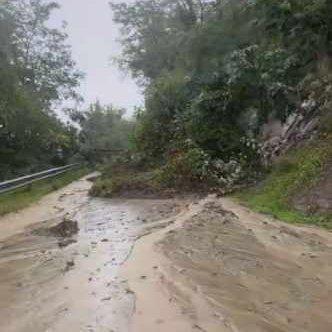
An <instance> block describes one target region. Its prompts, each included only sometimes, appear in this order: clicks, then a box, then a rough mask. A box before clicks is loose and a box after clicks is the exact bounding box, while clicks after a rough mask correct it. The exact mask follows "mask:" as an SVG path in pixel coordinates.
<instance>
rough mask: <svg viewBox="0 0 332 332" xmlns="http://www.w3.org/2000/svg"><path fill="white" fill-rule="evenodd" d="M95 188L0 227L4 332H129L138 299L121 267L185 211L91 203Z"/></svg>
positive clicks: (83, 186) (44, 204)
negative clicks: (144, 240)
mask: <svg viewBox="0 0 332 332" xmlns="http://www.w3.org/2000/svg"><path fill="white" fill-rule="evenodd" d="M90 186H91V183H89V181H87V180H86V179H82V180H81V181H77V182H75V183H73V184H72V185H70V186H68V187H67V188H65V189H64V190H61V191H59V192H56V193H54V194H51V195H49V196H47V197H45V198H44V199H43V200H42V201H41V202H39V203H38V204H37V205H35V206H32V207H30V208H28V209H26V210H24V211H22V212H20V213H17V214H13V215H9V216H6V217H5V218H3V219H2V220H1V221H0V226H2V232H1V242H0V331H6V332H12V331H13V332H14V331H15V332H21V331H22V332H39V331H72V332H74V331H89V332H90V331H101V332H104V331H105V332H106V331H107V332H109V331H127V330H128V322H129V320H130V317H131V316H132V314H133V311H134V304H135V298H134V295H133V293H132V292H131V291H130V290H129V289H128V285H127V282H126V280H125V279H123V278H121V276H120V273H119V272H120V267H121V265H122V263H123V262H124V261H125V260H126V259H127V257H128V256H129V255H130V252H131V250H132V247H133V245H134V241H135V239H136V238H137V237H139V236H141V235H143V234H146V233H147V232H151V231H152V229H154V228H155V227H156V228H158V227H162V226H163V223H161V224H159V220H162V219H164V218H165V217H170V216H174V215H176V214H177V213H178V210H179V208H180V205H179V204H178V203H176V202H174V201H172V200H162V201H161V200H160V201H159V200H153V201H145V200H130V201H124V200H103V199H92V198H89V197H88V195H87V193H88V189H89V188H90ZM68 222H72V223H74V224H75V223H77V226H78V231H77V232H76V231H75V227H66V226H63V227H62V225H66V224H67V223H68ZM57 225H60V227H59V226H57ZM67 233H68V234H67Z"/></svg>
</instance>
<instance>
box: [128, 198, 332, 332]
mask: <svg viewBox="0 0 332 332" xmlns="http://www.w3.org/2000/svg"><path fill="white" fill-rule="evenodd" d="M144 262H145V264H144ZM123 273H124V275H125V276H126V278H128V281H129V286H130V288H131V289H132V291H133V292H135V294H136V297H137V300H136V311H135V314H134V317H133V320H132V323H131V331H144V332H150V331H151V332H152V331H165V332H166V331H184V332H185V331H206V332H214V331H216V332H217V331H218V332H223V331H227V332H228V331H240V332H242V331H243V332H289V331H291V332H293V331H294V332H300V331H301V332H303V331H308V332H309V331H310V332H314V331H320V332H330V331H332V316H331V310H332V297H331V294H332V235H331V233H329V232H327V231H325V230H321V229H317V228H313V227H312V228H311V227H296V226H292V225H288V224H284V223H282V222H279V221H277V220H272V219H269V218H267V217H265V216H262V215H260V214H256V213H253V212H251V211H250V210H248V209H246V208H245V207H242V206H240V205H238V204H236V203H235V202H233V201H232V200H230V199H226V198H221V199H217V198H215V197H210V198H208V199H205V200H203V201H200V202H199V204H192V205H191V206H190V207H189V208H188V210H187V212H184V213H183V214H182V215H180V216H179V217H178V218H177V221H176V223H175V224H173V225H171V226H169V227H167V228H165V229H163V230H161V231H158V232H155V233H153V234H151V235H148V236H147V237H146V238H143V239H140V240H139V241H138V242H137V243H136V245H135V249H134V251H133V254H132V256H131V257H130V259H129V260H128V261H127V262H126V264H125V266H124V272H123ZM156 303H157V305H156ZM183 316H185V317H187V320H186V321H184V320H183Z"/></svg>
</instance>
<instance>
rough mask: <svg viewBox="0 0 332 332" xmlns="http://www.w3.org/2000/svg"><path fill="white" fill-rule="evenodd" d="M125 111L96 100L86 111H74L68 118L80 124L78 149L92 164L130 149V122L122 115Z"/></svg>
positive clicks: (131, 126) (116, 156)
mask: <svg viewBox="0 0 332 332" xmlns="http://www.w3.org/2000/svg"><path fill="white" fill-rule="evenodd" d="M124 114H125V110H124V109H118V108H115V107H113V106H111V105H108V106H102V105H101V104H100V103H99V102H96V103H94V104H92V105H90V107H89V109H88V110H87V111H85V112H82V111H76V112H72V113H71V117H72V119H73V120H74V121H75V122H78V123H79V125H80V132H79V135H78V138H79V152H80V155H81V156H82V157H83V158H84V159H85V160H86V161H88V162H90V163H92V164H96V163H105V162H110V161H111V160H113V161H114V159H116V158H119V156H123V155H125V154H126V152H127V151H128V150H129V146H130V135H131V133H132V129H133V123H132V122H131V121H130V120H127V119H126V118H124Z"/></svg>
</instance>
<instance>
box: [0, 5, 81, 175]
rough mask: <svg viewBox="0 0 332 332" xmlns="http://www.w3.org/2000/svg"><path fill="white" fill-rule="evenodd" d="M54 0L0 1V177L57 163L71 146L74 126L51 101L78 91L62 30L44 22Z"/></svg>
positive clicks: (77, 75)
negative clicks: (60, 116) (56, 109)
mask: <svg viewBox="0 0 332 332" xmlns="http://www.w3.org/2000/svg"><path fill="white" fill-rule="evenodd" d="M56 8H58V5H57V4H56V3H55V2H53V1H47V0H11V1H4V2H3V1H2V2H1V3H0V178H9V177H11V176H14V175H16V174H21V173H25V172H28V171H33V170H36V169H41V168H44V167H48V166H50V165H60V164H63V163H65V162H68V159H69V158H70V157H71V156H73V155H74V154H75V153H76V152H77V150H78V145H77V130H76V129H75V127H73V126H72V125H69V124H64V123H63V122H62V121H60V120H59V119H58V118H57V117H56V115H55V113H54V109H55V106H56V105H57V104H58V103H59V102H61V101H62V100H64V99H69V98H71V99H72V98H74V99H78V98H79V96H78V95H77V94H76V92H75V88H76V87H77V85H78V84H79V79H80V77H81V74H80V72H79V71H77V69H76V68H75V63H74V62H73V60H72V58H71V52H70V48H69V46H68V45H67V44H66V38H67V36H66V34H65V33H64V32H63V31H61V30H58V29H52V28H50V27H49V26H48V20H49V17H50V15H51V13H52V11H53V10H54V9H56Z"/></svg>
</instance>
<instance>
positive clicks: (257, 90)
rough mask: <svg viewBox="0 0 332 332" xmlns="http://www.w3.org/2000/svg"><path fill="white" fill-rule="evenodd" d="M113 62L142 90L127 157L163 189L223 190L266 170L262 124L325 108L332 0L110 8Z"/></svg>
mask: <svg viewBox="0 0 332 332" xmlns="http://www.w3.org/2000/svg"><path fill="white" fill-rule="evenodd" d="M111 7H112V9H113V11H114V20H115V22H116V23H118V24H120V25H121V29H122V44H123V47H124V48H123V53H122V54H121V57H120V59H119V63H120V65H121V66H122V67H123V68H125V69H126V70H128V71H130V72H131V73H132V75H133V76H134V77H135V78H137V80H138V81H139V82H140V83H141V85H142V87H143V88H144V91H145V107H144V108H143V109H141V110H138V111H137V114H136V123H135V127H134V134H133V147H132V150H131V152H132V156H133V157H132V158H133V159H134V160H135V162H136V161H140V165H141V166H142V165H144V166H145V168H146V170H148V171H151V170H155V169H157V172H159V173H160V179H164V180H165V182H166V184H172V183H173V184H183V183H185V184H186V185H187V184H190V183H193V182H201V183H214V184H215V186H219V187H225V188H226V189H228V188H232V187H234V185H236V184H238V183H241V182H243V181H247V180H248V178H250V177H256V176H257V173H259V172H261V171H262V170H263V167H262V164H263V163H262V161H263V160H264V153H263V152H264V151H262V144H263V143H264V142H263V141H262V132H263V126H264V124H266V123H267V122H268V121H269V120H271V119H278V120H280V121H282V122H283V123H284V122H286V120H287V119H289V117H290V116H292V115H298V114H303V115H304V116H307V115H310V114H312V113H314V112H316V113H321V114H322V113H326V112H331V100H332V98H331V91H332V88H331V87H332V77H331V75H330V73H331V54H332V24H331V22H332V3H331V1H320V0H315V1H312V0H283V1H280V0H254V1H242V0H232V1H207V2H206V1H203V2H202V1H198V0H185V1H178V0H166V1H154V0H137V1H135V2H134V3H130V4H128V3H120V4H119V3H114V4H112V5H111Z"/></svg>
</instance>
